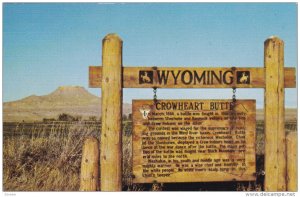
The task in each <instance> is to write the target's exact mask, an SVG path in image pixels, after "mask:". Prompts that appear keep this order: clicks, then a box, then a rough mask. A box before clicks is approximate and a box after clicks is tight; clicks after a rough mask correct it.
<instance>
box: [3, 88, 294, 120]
mask: <svg viewBox="0 0 300 197" xmlns="http://www.w3.org/2000/svg"><path fill="white" fill-rule="evenodd" d="M62 113H67V114H70V115H78V116H82V117H83V118H85V119H86V118H88V117H89V116H96V117H97V118H100V116H101V98H100V97H97V96H95V95H93V94H91V93H89V92H88V91H87V90H86V89H84V88H83V87H80V86H62V87H59V88H57V89H56V90H55V91H54V92H52V93H50V94H48V95H44V96H36V95H31V96H29V97H26V98H23V99H21V100H17V101H12V102H5V103H3V121H4V122H15V121H23V120H24V121H41V120H43V118H57V117H58V115H59V114H62ZM129 113H131V104H126V103H125V104H123V114H126V115H128V114H129ZM285 117H286V120H297V109H286V110H285ZM263 118H264V112H263V110H262V109H257V110H256V119H257V120H263Z"/></svg>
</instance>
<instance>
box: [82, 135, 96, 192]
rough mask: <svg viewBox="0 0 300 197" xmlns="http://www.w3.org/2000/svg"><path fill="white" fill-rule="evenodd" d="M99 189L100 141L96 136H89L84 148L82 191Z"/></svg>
mask: <svg viewBox="0 0 300 197" xmlns="http://www.w3.org/2000/svg"><path fill="white" fill-rule="evenodd" d="M97 190H99V142H98V140H97V139H96V138H94V137H88V138H87V139H85V141H84V144H83V150H82V160H81V172H80V191H97Z"/></svg>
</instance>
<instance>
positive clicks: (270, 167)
mask: <svg viewBox="0 0 300 197" xmlns="http://www.w3.org/2000/svg"><path fill="white" fill-rule="evenodd" d="M264 45H265V48H264V67H265V83H266V87H265V172H266V176H265V191H285V190H286V150H285V130H284V52H283V51H284V43H283V41H282V40H280V39H279V38H277V37H270V38H269V39H267V40H266V41H265V43H264Z"/></svg>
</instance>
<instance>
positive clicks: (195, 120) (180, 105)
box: [133, 100, 256, 183]
mask: <svg viewBox="0 0 300 197" xmlns="http://www.w3.org/2000/svg"><path fill="white" fill-rule="evenodd" d="M255 110H256V108H255V100H237V101H236V102H234V103H233V102H232V100H158V101H157V102H156V103H154V101H153V100H134V101H133V174H134V177H135V178H134V179H133V182H135V183H152V182H154V181H157V182H210V181H235V180H238V181H250V180H255V172H256V168H255V129H256V128H255Z"/></svg>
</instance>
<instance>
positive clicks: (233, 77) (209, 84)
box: [89, 66, 296, 88]
mask: <svg viewBox="0 0 300 197" xmlns="http://www.w3.org/2000/svg"><path fill="white" fill-rule="evenodd" d="M89 75H90V76H89V86H90V87H91V88H99V87H101V86H102V80H103V79H102V67H100V66H90V68H89ZM122 75H123V87H124V88H152V87H157V88H232V87H236V88H263V87H265V69H264V68H235V69H232V68H203V67H194V68H189V67H182V68H179V67H173V68H172V67H159V68H153V67H124V68H123V71H122ZM284 86H285V87H287V88H291V87H296V78H295V68H285V69H284Z"/></svg>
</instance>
